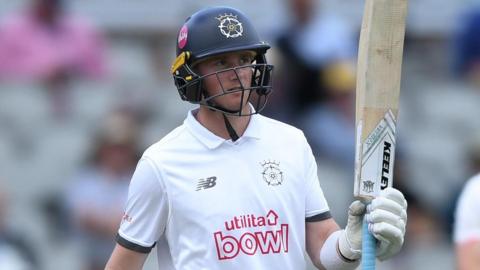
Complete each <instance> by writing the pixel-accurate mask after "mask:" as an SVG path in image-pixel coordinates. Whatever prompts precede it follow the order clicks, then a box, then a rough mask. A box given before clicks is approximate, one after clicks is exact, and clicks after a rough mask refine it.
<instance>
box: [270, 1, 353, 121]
mask: <svg viewBox="0 0 480 270" xmlns="http://www.w3.org/2000/svg"><path fill="white" fill-rule="evenodd" d="M287 2H288V5H289V6H288V7H289V8H288V10H290V11H291V18H290V19H291V22H290V25H289V26H288V27H287V28H286V29H284V30H283V32H281V33H280V35H279V36H278V38H277V40H276V43H277V44H276V47H277V48H278V54H279V63H278V65H276V67H277V68H278V70H277V71H276V72H277V73H280V75H279V76H275V77H276V78H277V81H276V85H275V91H276V92H275V94H274V95H273V96H272V99H271V103H273V105H272V106H269V107H270V109H269V110H270V111H268V112H267V114H270V115H271V116H273V117H275V118H281V120H284V121H287V122H289V123H292V124H296V122H297V119H296V116H297V115H300V114H301V113H303V112H304V110H305V109H307V108H308V107H309V106H311V105H312V104H313V103H316V102H319V101H322V100H324V99H325V85H324V84H325V81H323V80H322V79H323V78H324V76H322V75H321V74H322V73H323V72H324V70H325V68H326V67H327V66H329V65H331V64H334V63H337V62H344V61H345V60H349V59H352V58H354V57H355V55H356V51H355V47H356V46H355V43H354V35H353V34H352V33H351V31H350V29H349V28H348V27H347V25H346V24H345V23H344V22H343V21H342V20H341V19H340V18H339V17H335V16H334V15H331V14H328V15H327V14H324V13H319V12H317V10H318V8H317V5H318V4H319V3H318V1H314V0H289V1H287ZM319 74H320V76H319ZM272 109H273V110H275V111H272Z"/></svg>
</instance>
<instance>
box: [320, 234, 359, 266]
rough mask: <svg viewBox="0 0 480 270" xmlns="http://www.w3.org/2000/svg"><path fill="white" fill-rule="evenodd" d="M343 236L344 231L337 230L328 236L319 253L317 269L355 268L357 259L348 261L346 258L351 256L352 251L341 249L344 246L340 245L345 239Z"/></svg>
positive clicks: (345, 248)
mask: <svg viewBox="0 0 480 270" xmlns="http://www.w3.org/2000/svg"><path fill="white" fill-rule="evenodd" d="M344 234H345V231H344V230H339V231H336V232H334V233H332V234H330V236H329V237H328V238H327V240H326V241H325V243H324V244H323V246H322V248H321V250H320V252H319V253H320V254H319V258H320V260H319V262H318V264H315V266H316V267H317V268H318V269H321V270H323V269H327V270H330V269H332V270H353V269H355V268H357V266H358V264H359V259H358V258H355V259H350V258H348V257H347V256H348V255H349V256H353V253H352V251H350V250H347V248H348V249H350V247H341V246H342V245H345V244H342V242H344V239H345V237H344ZM342 250H343V252H342ZM344 253H346V254H344ZM347 254H348V255H347Z"/></svg>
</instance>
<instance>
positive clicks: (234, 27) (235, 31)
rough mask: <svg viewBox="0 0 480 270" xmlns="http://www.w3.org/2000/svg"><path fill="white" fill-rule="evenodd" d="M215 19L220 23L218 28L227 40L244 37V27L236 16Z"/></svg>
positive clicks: (223, 16)
mask: <svg viewBox="0 0 480 270" xmlns="http://www.w3.org/2000/svg"><path fill="white" fill-rule="evenodd" d="M215 19H217V20H219V21H220V24H219V25H218V28H220V32H221V33H222V34H223V35H224V36H226V37H227V38H236V37H240V36H241V35H242V33H243V26H242V23H241V22H240V21H239V20H238V18H237V16H236V15H233V14H224V15H220V16H218V17H216V18H215Z"/></svg>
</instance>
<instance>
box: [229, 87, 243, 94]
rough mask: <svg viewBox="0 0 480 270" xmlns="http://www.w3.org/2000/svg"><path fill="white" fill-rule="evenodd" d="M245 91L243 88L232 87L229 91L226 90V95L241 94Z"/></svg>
mask: <svg viewBox="0 0 480 270" xmlns="http://www.w3.org/2000/svg"><path fill="white" fill-rule="evenodd" d="M242 90H243V88H242V87H240V86H237V87H232V88H229V89H227V90H225V93H232V92H241V91H242Z"/></svg>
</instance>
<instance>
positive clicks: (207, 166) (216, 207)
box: [117, 111, 330, 270]
mask: <svg viewBox="0 0 480 270" xmlns="http://www.w3.org/2000/svg"><path fill="white" fill-rule="evenodd" d="M194 113H196V111H191V112H189V114H188V117H187V118H186V120H185V121H184V123H183V125H181V126H180V127H178V128H176V129H175V130H173V131H172V132H171V133H169V134H168V135H167V136H165V137H164V138H163V139H162V140H160V141H159V142H158V143H156V144H154V145H152V146H151V147H149V148H148V149H147V150H146V151H145V153H144V154H143V157H142V159H141V160H140V162H139V164H138V166H137V169H136V171H135V173H134V175H133V177H132V181H131V184H130V189H129V195H128V202H127V207H126V211H125V215H124V217H123V220H122V224H121V226H120V229H119V232H118V237H117V242H118V243H119V244H121V245H122V246H124V247H127V248H130V249H132V250H136V251H140V252H148V251H149V250H150V248H151V247H152V246H153V245H154V244H155V243H157V247H158V250H157V252H158V258H159V262H158V264H159V269H161V270H164V269H177V270H201V269H205V270H216V269H225V270H235V269H241V270H245V269H305V261H304V250H305V220H306V219H309V220H312V219H314V220H322V219H326V218H329V217H330V212H329V208H328V205H327V202H326V200H325V197H324V195H323V192H322V190H321V188H320V185H319V182H318V178H317V166H316V163H315V159H314V157H313V155H312V152H311V150H310V147H309V145H308V143H307V141H306V139H305V137H304V135H303V133H302V131H300V130H298V129H296V128H294V127H291V126H288V125H286V124H283V123H281V122H278V121H275V120H272V119H269V118H266V117H264V116H261V115H258V114H256V115H253V116H252V117H251V120H250V122H249V124H248V127H247V129H246V131H245V133H244V134H243V136H242V137H240V138H239V139H238V140H237V141H236V142H232V141H231V140H225V139H223V138H220V137H218V136H216V135H215V134H213V133H211V132H210V131H209V130H207V129H206V128H205V127H203V126H202V125H201V124H200V123H199V122H198V121H197V120H196V119H195V117H194V116H193V114H194Z"/></svg>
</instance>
